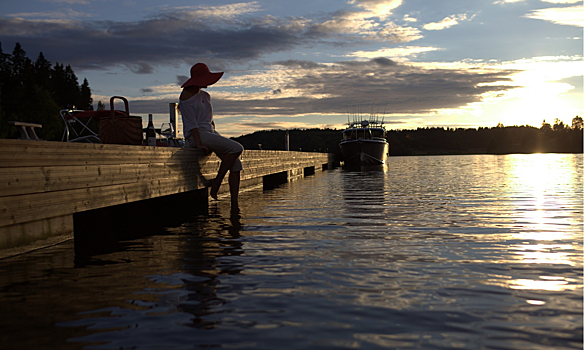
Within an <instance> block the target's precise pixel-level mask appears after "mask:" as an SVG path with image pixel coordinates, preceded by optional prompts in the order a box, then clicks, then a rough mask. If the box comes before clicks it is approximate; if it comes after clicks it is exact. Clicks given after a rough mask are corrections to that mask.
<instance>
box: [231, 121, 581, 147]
mask: <svg viewBox="0 0 584 350" xmlns="http://www.w3.org/2000/svg"><path fill="white" fill-rule="evenodd" d="M286 133H288V134H289V140H290V141H289V145H290V148H289V149H290V150H291V151H308V152H328V153H335V154H340V150H339V142H340V141H341V137H342V134H341V133H342V130H334V129H308V130H301V129H294V130H288V131H285V130H264V131H257V132H254V133H252V134H249V135H243V136H239V137H234V138H233V139H234V140H236V141H238V142H239V143H241V144H242V145H243V146H244V148H246V149H256V150H257V149H264V150H284V147H285V139H286ZM582 135H583V134H582V118H581V117H579V116H576V117H574V118H573V119H572V125H571V126H568V125H565V124H564V123H563V122H562V121H560V120H559V119H556V120H555V122H554V124H553V125H550V124H549V123H547V122H545V121H543V123H542V125H541V127H539V128H536V127H533V126H528V125H527V126H507V127H506V126H503V125H502V124H499V125H497V126H496V127H492V128H490V127H479V128H441V127H432V128H417V129H412V130H388V132H387V135H386V139H387V141H388V142H389V144H390V155H393V156H402V155H425V154H508V153H582V148H583V140H582Z"/></svg>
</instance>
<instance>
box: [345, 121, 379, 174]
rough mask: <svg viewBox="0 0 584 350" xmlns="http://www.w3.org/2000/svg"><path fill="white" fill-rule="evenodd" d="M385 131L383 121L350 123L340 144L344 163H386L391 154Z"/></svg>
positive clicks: (355, 164)
mask: <svg viewBox="0 0 584 350" xmlns="http://www.w3.org/2000/svg"><path fill="white" fill-rule="evenodd" d="M385 133H386V130H385V127H384V126H383V123H382V122H379V121H377V120H361V121H357V122H353V123H349V127H348V128H347V129H345V130H344V131H343V140H342V141H341V143H340V144H339V147H340V148H341V157H342V161H343V162H344V165H346V166H360V165H381V164H385V162H386V161H387V156H388V155H389V143H388V142H387V140H386V139H385Z"/></svg>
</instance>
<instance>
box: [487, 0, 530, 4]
mask: <svg viewBox="0 0 584 350" xmlns="http://www.w3.org/2000/svg"><path fill="white" fill-rule="evenodd" d="M523 1H525V0H497V1H495V2H494V3H493V4H496V5H499V4H511V3H515V2H523Z"/></svg>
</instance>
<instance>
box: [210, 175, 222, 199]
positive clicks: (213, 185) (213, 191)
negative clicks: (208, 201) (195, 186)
mask: <svg viewBox="0 0 584 350" xmlns="http://www.w3.org/2000/svg"><path fill="white" fill-rule="evenodd" d="M219 187H221V182H219V181H218V180H217V179H213V180H211V198H213V199H217V194H218V193H219Z"/></svg>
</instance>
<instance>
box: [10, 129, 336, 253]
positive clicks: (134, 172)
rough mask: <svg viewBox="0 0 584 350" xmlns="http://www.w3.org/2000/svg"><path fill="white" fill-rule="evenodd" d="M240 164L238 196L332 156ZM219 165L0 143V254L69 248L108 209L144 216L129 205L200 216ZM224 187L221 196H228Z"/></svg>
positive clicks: (262, 158) (77, 146) (160, 154)
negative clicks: (42, 245)
mask: <svg viewBox="0 0 584 350" xmlns="http://www.w3.org/2000/svg"><path fill="white" fill-rule="evenodd" d="M241 159H242V163H243V169H244V170H243V171H242V173H241V187H242V188H244V187H248V186H255V185H258V186H259V185H261V184H263V185H264V186H265V187H266V188H270V187H273V186H274V185H277V184H281V183H283V182H289V181H293V180H296V179H300V178H302V177H304V176H306V175H312V174H314V173H316V172H320V171H322V170H326V169H328V168H329V167H331V166H332V164H333V155H332V154H326V153H310V152H289V151H254V150H250V151H247V150H246V151H244V153H243V154H242V157H241ZM219 164H220V159H219V158H217V157H216V156H215V155H211V156H205V155H204V154H202V152H201V151H199V150H196V149H183V148H171V147H147V146H123V145H102V144H81V143H64V142H50V141H27V140H5V139H4V140H0V250H4V249H14V248H15V247H16V248H17V247H22V246H26V245H30V244H31V243H34V242H38V241H40V240H47V239H48V240H50V239H51V238H52V237H67V236H70V237H73V235H75V239H76V240H77V233H76V230H77V229H78V226H79V225H81V226H83V227H87V226H88V225H93V224H88V222H90V223H91V222H94V223H98V224H99V223H100V222H103V221H108V220H107V215H106V216H105V217H104V216H103V215H102V216H99V215H95V216H94V215H92V213H99V212H100V211H103V210H108V208H110V211H112V210H115V211H116V212H120V213H121V212H124V213H125V214H124V215H126V216H127V215H130V216H132V215H133V216H135V217H140V216H141V217H147V216H148V215H147V214H146V213H145V212H141V211H140V209H139V207H132V206H131V205H132V204H136V203H142V204H143V205H142V208H143V207H144V205H146V206H149V207H152V206H164V207H166V208H167V209H168V207H175V206H176V207H183V208H184V207H185V205H186V206H187V207H188V206H192V207H197V206H198V207H203V208H206V207H207V205H208V196H207V193H208V187H209V185H210V180H211V179H212V178H213V177H214V176H215V174H216V173H217V170H218V168H219ZM226 181H227V177H226V178H225V183H224V184H223V185H222V186H221V191H228V188H229V186H228V185H227V183H226ZM156 199H159V200H163V201H162V202H160V201H159V202H156V201H155V200H156ZM127 205H129V206H127ZM111 208H115V209H111ZM124 208H125V209H124ZM128 208H130V209H129V210H128ZM151 209H152V210H154V211H156V209H157V208H151ZM158 209H161V208H158ZM152 210H151V211H152ZM82 217H83V220H82ZM92 217H94V219H93V220H92V219H91V218H92ZM77 218H79V219H77ZM88 218H89V221H88ZM104 218H105V219H104ZM117 220H118V221H119V218H118V219H117ZM76 221H79V224H78V223H77V222H76ZM103 223H104V224H107V222H103ZM93 226H95V225H93ZM98 226H99V225H98ZM96 232H99V230H96ZM96 234H97V233H96ZM0 255H1V254H0Z"/></svg>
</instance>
